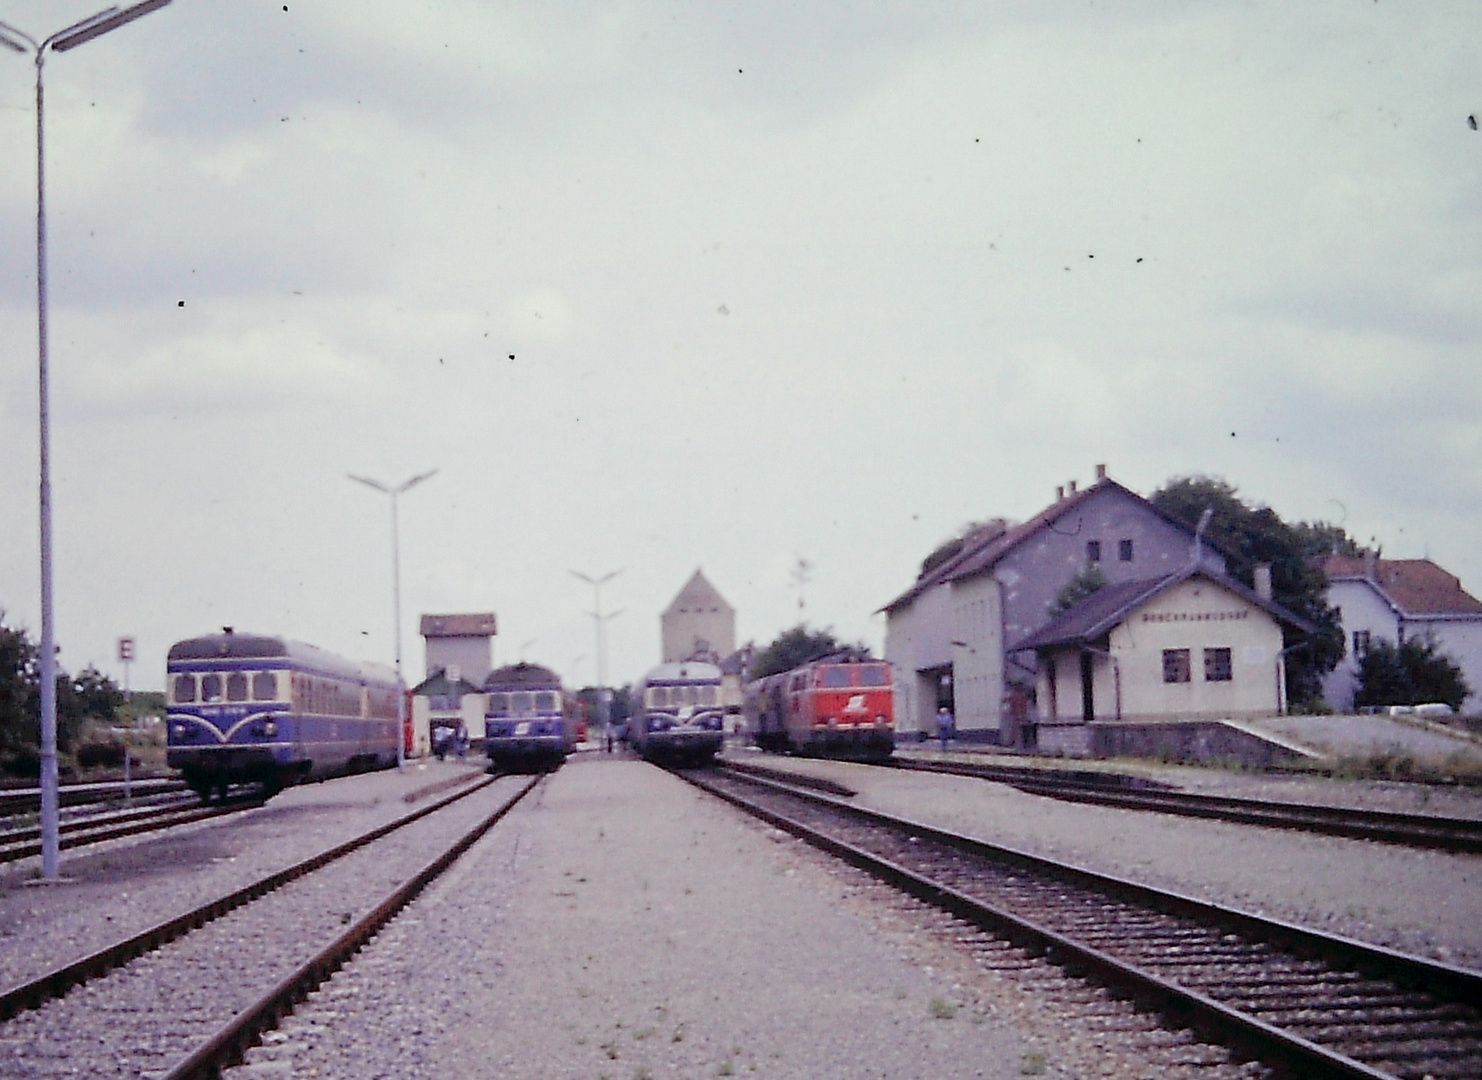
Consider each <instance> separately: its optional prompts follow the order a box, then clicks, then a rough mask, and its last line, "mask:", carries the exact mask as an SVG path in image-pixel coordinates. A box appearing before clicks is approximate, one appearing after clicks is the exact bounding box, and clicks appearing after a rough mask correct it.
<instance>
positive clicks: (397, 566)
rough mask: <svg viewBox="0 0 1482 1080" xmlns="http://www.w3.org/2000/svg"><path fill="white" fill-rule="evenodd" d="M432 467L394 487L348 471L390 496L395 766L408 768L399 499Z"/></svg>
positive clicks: (424, 478) (426, 475) (426, 476)
mask: <svg viewBox="0 0 1482 1080" xmlns="http://www.w3.org/2000/svg"><path fill="white" fill-rule="evenodd" d="M436 472H437V470H436V469H431V470H429V471H427V472H425V473H421V474H419V475H417V476H414V477H412V478H411V479H410V480H403V481H402V482H401V483H400V484H398V485H396V486H395V487H392V486H390V485H389V484H383V483H381V482H380V481H379V480H372V479H371V478H370V477H368V476H355V475H353V474H350V473H347V474H346V475H347V476H349V477H350V479H351V480H354V481H355V482H357V483H360V484H365V485H366V486H367V487H373V488H375V489H376V490H377V491H379V492H381V493H382V494H383V495H389V496H390V497H391V620H392V640H393V641H394V642H395V643H396V767H397V768H398V769H404V768H406V762H407V756H406V738H407V736H406V730H407V694H406V684H405V683H403V682H402V678H401V529H400V527H399V526H398V524H397V516H396V499H397V496H399V495H401V494H403V493H404V492H407V491H410V490H411V489H412V488H414V487H416V486H417V485H418V484H420V483H421V482H422V481H423V480H426V479H427V478H428V477H430V476H432V475H433V474H434V473H436Z"/></svg>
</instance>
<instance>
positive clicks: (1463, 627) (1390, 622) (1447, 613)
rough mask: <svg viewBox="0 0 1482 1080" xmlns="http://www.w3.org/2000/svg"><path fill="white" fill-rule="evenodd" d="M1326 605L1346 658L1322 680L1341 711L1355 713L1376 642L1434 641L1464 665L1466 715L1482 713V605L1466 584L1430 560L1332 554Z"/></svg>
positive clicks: (1327, 565) (1326, 568) (1327, 564)
mask: <svg viewBox="0 0 1482 1080" xmlns="http://www.w3.org/2000/svg"><path fill="white" fill-rule="evenodd" d="M1322 568H1323V570H1324V572H1326V573H1327V575H1328V594H1327V600H1328V604H1329V605H1331V606H1332V607H1335V608H1337V609H1338V613H1339V617H1340V618H1341V619H1342V622H1343V637H1344V640H1345V641H1346V643H1347V646H1348V648H1347V652H1346V654H1345V655H1344V657H1343V659H1342V661H1341V662H1340V663H1339V664H1338V666H1337V667H1336V668H1334V669H1333V671H1332V672H1331V673H1329V674H1328V675H1327V676H1326V677H1325V678H1324V679H1323V696H1324V697H1325V698H1327V701H1328V704H1329V705H1331V706H1332V707H1333V708H1335V709H1337V710H1338V711H1339V712H1351V711H1352V710H1353V699H1354V694H1355V693H1356V692H1357V690H1358V672H1359V664H1360V662H1361V661H1362V660H1363V657H1364V655H1365V654H1366V653H1367V652H1368V651H1369V646H1370V644H1371V643H1373V642H1375V641H1378V640H1380V639H1381V638H1382V639H1384V640H1385V641H1388V642H1389V643H1390V644H1392V645H1397V644H1400V643H1401V642H1404V641H1407V640H1409V639H1411V638H1416V637H1428V638H1430V640H1432V641H1433V642H1435V645H1436V648H1437V649H1438V650H1439V651H1440V652H1442V653H1444V654H1445V655H1446V656H1448V657H1450V658H1451V660H1453V661H1454V662H1455V663H1456V664H1458V665H1459V666H1460V667H1461V672H1462V676H1463V677H1464V678H1465V679H1466V681H1467V685H1468V686H1469V687H1471V690H1472V693H1471V695H1470V696H1469V697H1468V698H1467V700H1466V702H1465V703H1464V704H1463V706H1462V709H1463V711H1464V712H1468V713H1476V712H1482V600H1478V599H1477V598H1476V597H1474V596H1472V595H1471V594H1470V593H1468V592H1467V591H1466V590H1465V589H1463V588H1462V587H1461V579H1460V578H1458V577H1456V575H1454V574H1449V573H1447V572H1446V571H1445V570H1443V569H1441V568H1440V567H1439V566H1437V565H1436V564H1435V563H1433V562H1431V561H1430V560H1429V559H1381V558H1379V557H1378V556H1377V555H1375V554H1373V553H1372V552H1371V553H1368V554H1366V555H1364V556H1362V557H1360V558H1350V557H1347V556H1344V555H1331V556H1329V557H1328V558H1327V559H1325V560H1323V564H1322Z"/></svg>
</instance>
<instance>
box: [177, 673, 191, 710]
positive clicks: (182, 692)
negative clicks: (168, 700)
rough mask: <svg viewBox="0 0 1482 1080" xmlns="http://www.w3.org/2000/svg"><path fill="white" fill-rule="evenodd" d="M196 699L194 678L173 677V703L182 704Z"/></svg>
mask: <svg viewBox="0 0 1482 1080" xmlns="http://www.w3.org/2000/svg"><path fill="white" fill-rule="evenodd" d="M195 699H196V677H195V676H194V675H176V676H175V701H176V703H177V704H184V703H185V702H188V701H194V700H195Z"/></svg>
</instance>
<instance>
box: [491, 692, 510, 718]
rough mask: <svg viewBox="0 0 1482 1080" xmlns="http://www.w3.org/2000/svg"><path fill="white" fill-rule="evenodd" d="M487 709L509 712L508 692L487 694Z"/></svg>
mask: <svg viewBox="0 0 1482 1080" xmlns="http://www.w3.org/2000/svg"><path fill="white" fill-rule="evenodd" d="M489 711H490V712H491V713H502V712H509V695H508V694H490V695H489Z"/></svg>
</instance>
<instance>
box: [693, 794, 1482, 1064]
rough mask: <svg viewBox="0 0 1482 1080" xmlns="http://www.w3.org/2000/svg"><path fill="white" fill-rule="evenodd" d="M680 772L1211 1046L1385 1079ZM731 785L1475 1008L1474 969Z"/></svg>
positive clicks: (1480, 997) (820, 802)
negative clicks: (1138, 1003) (1125, 991)
mask: <svg viewBox="0 0 1482 1080" xmlns="http://www.w3.org/2000/svg"><path fill="white" fill-rule="evenodd" d="M682 775H684V778H685V779H686V780H688V781H689V782H690V783H692V784H695V785H696V786H698V787H701V788H703V789H704V790H707V791H709V792H711V793H712V794H715V795H716V796H717V797H719V798H722V799H725V800H726V801H728V802H731V803H732V804H733V805H736V806H738V807H740V808H742V809H744V810H746V811H747V812H748V813H751V814H754V815H755V816H758V817H761V818H763V819H764V820H767V821H769V822H770V823H772V824H773V825H775V826H776V827H778V828H780V829H783V830H785V831H787V832H790V833H792V834H793V835H796V836H798V837H800V838H801V839H803V840H805V841H807V842H808V843H810V844H812V845H814V846H816V847H819V848H820V849H822V850H824V851H827V852H829V853H831V854H833V855H835V856H837V857H839V858H841V859H843V860H845V861H847V862H849V863H851V864H852V865H854V866H856V867H858V868H860V869H862V870H864V871H866V872H868V873H870V874H872V875H873V876H875V877H878V878H880V879H881V880H883V881H885V882H887V883H889V884H891V885H893V886H895V887H897V888H900V889H902V890H903V891H905V892H908V893H910V894H911V895H914V896H916V897H918V898H919V899H921V900H924V901H926V902H928V903H931V904H934V905H936V906H938V907H941V908H943V909H944V910H947V911H949V912H951V913H952V914H954V915H956V916H958V917H960V918H962V919H964V920H966V921H968V922H970V923H973V924H974V925H977V926H980V927H982V928H984V929H986V930H990V931H991V932H993V933H996V934H999V935H1002V936H1004V937H1006V938H1007V939H1008V940H1010V941H1012V942H1014V943H1015V944H1019V945H1021V946H1025V947H1028V948H1030V949H1032V950H1034V951H1038V952H1043V953H1046V954H1048V955H1049V956H1050V957H1051V958H1052V959H1053V960H1054V962H1056V963H1057V964H1060V965H1061V966H1064V967H1066V968H1069V969H1071V970H1074V971H1087V972H1092V973H1094V974H1095V976H1096V977H1097V978H1098V979H1100V980H1102V981H1104V982H1107V983H1109V984H1112V985H1115V986H1120V987H1125V988H1129V989H1130V990H1131V992H1132V993H1134V994H1135V995H1136V996H1137V997H1138V998H1140V999H1142V1000H1144V1001H1146V1002H1147V1003H1148V1004H1149V1005H1150V1006H1152V1007H1154V1008H1156V1009H1157V1010H1158V1011H1159V1012H1160V1013H1161V1014H1163V1015H1165V1016H1168V1017H1170V1018H1171V1019H1172V1020H1173V1022H1174V1023H1176V1024H1178V1025H1181V1026H1188V1027H1192V1028H1194V1029H1195V1030H1198V1031H1201V1032H1204V1033H1207V1036H1206V1037H1209V1038H1210V1040H1211V1041H1214V1042H1219V1043H1221V1044H1223V1045H1226V1046H1229V1047H1231V1048H1232V1049H1235V1050H1237V1051H1239V1052H1240V1053H1243V1054H1246V1055H1249V1056H1251V1057H1254V1058H1257V1059H1260V1060H1263V1061H1266V1062H1267V1063H1272V1064H1274V1063H1282V1064H1284V1065H1286V1066H1287V1067H1289V1068H1292V1069H1295V1070H1296V1071H1295V1073H1294V1075H1297V1076H1301V1077H1313V1078H1318V1077H1322V1078H1328V1077H1332V1078H1344V1080H1355V1078H1361V1080H1381V1078H1383V1080H1393V1077H1392V1074H1390V1073H1386V1072H1383V1071H1380V1070H1378V1069H1375V1068H1372V1067H1371V1066H1369V1065H1366V1064H1364V1063H1362V1062H1360V1061H1357V1060H1354V1059H1353V1058H1350V1057H1347V1056H1345V1055H1344V1054H1342V1053H1340V1052H1337V1051H1334V1050H1332V1049H1329V1048H1327V1047H1324V1046H1321V1045H1319V1044H1317V1043H1315V1042H1312V1041H1310V1040H1308V1039H1305V1038H1303V1037H1302V1036H1299V1035H1296V1034H1294V1033H1292V1032H1289V1031H1285V1030H1282V1029H1281V1028H1279V1027H1276V1026H1274V1025H1272V1024H1269V1023H1267V1022H1265V1021H1263V1020H1261V1019H1259V1018H1258V1017H1256V1016H1253V1015H1250V1014H1249V1013H1246V1012H1242V1011H1240V1010H1239V1009H1236V1008H1233V1007H1231V1006H1229V1005H1227V1004H1224V1003H1222V1002H1220V1001H1218V1000H1216V999H1215V998H1213V997H1210V996H1208V995H1207V994H1204V993H1202V992H1200V991H1199V990H1196V989H1193V988H1190V987H1187V986H1183V985H1180V984H1178V983H1177V982H1174V981H1172V980H1170V979H1168V978H1165V977H1164V976H1162V975H1160V974H1158V973H1156V972H1154V971H1150V970H1147V969H1145V968H1142V967H1139V966H1137V965H1135V964H1131V963H1128V962H1127V961H1125V960H1122V959H1119V958H1117V957H1116V956H1114V955H1112V954H1110V953H1108V952H1106V951H1105V950H1103V949H1100V948H1097V947H1095V946H1093V945H1088V944H1087V943H1086V942H1084V941H1078V940H1075V939H1074V938H1073V937H1070V936H1067V935H1065V934H1063V933H1061V932H1059V931H1056V930H1054V929H1052V928H1050V927H1048V926H1045V925H1043V924H1041V923H1040V922H1037V921H1035V920H1034V919H1030V918H1026V917H1025V916H1024V915H1022V914H1019V913H1018V912H1016V911H1011V910H1008V909H1006V908H1004V907H1002V906H999V905H995V904H991V903H988V902H985V901H984V900H982V899H980V898H978V897H974V896H971V895H969V894H967V893H965V892H963V891H961V890H960V889H957V888H955V887H954V886H952V885H949V884H947V883H945V882H943V881H939V880H935V879H933V878H931V877H928V876H925V875H922V874H920V873H918V872H916V871H913V870H911V869H908V868H907V867H905V866H903V865H901V864H899V863H897V862H894V861H892V860H890V859H887V858H884V857H882V856H879V855H876V854H874V853H872V852H869V851H867V850H865V849H863V848H860V847H858V846H857V845H854V844H850V843H849V842H847V841H845V840H841V839H839V838H837V837H831V836H828V835H827V834H825V833H823V832H820V831H819V830H817V829H815V828H813V827H812V826H810V825H808V824H806V823H804V822H802V821H799V820H798V819H796V818H793V817H791V816H789V815H787V814H784V813H780V812H778V811H775V810H770V809H768V808H766V807H761V806H757V805H756V804H754V803H752V802H751V801H750V800H747V799H745V798H744V797H742V796H740V795H737V794H735V793H733V792H728V791H725V790H723V789H722V788H720V787H718V786H716V785H715V784H714V783H713V782H710V781H707V780H706V779H704V778H703V776H702V774H682ZM741 779H742V782H743V783H746V784H751V785H755V786H757V787H760V788H763V789H765V790H768V791H772V792H778V793H781V794H784V795H786V796H788V797H791V798H795V799H799V800H801V801H803V802H805V803H807V804H811V805H814V806H821V807H825V808H827V809H828V810H829V811H831V812H834V813H837V814H840V815H843V816H846V817H849V818H853V819H855V820H858V821H863V822H865V823H867V824H869V825H873V826H876V827H883V828H885V829H888V830H892V831H895V832H897V833H904V834H905V835H907V836H909V837H914V838H920V839H923V840H927V841H930V842H934V843H937V844H940V845H943V846H944V847H946V848H949V849H954V850H957V851H960V852H963V853H965V854H972V855H975V856H978V857H980V858H986V859H989V860H993V861H998V862H1001V863H1007V864H1009V865H1011V866H1013V867H1015V868H1016V869H1018V870H1022V871H1024V872H1026V873H1041V874H1047V875H1049V876H1052V877H1053V878H1054V879H1055V880H1059V881H1069V882H1070V883H1072V884H1075V885H1079V886H1081V887H1083V888H1086V889H1089V890H1092V891H1095V892H1098V893H1100V894H1101V895H1103V896H1114V897H1118V898H1121V899H1130V900H1133V901H1134V902H1138V903H1141V904H1143V905H1145V906H1147V907H1151V908H1152V909H1154V910H1156V911H1159V912H1162V913H1165V914H1170V915H1176V916H1183V917H1185V918H1190V919H1192V920H1195V921H1198V922H1200V923H1203V924H1205V925H1214V926H1219V927H1221V928H1223V929H1225V930H1227V931H1229V932H1234V933H1237V934H1241V935H1244V936H1245V937H1246V938H1247V939H1254V940H1255V941H1257V942H1263V943H1265V944H1267V945H1270V946H1275V947H1278V948H1281V949H1283V950H1286V951H1289V952H1291V953H1294V954H1296V955H1299V956H1305V957H1312V958H1317V959H1321V960H1323V961H1325V962H1327V963H1329V964H1332V965H1334V966H1335V967H1340V968H1343V969H1346V970H1348V971H1353V970H1358V971H1360V972H1363V973H1365V974H1367V975H1371V976H1376V975H1377V976H1378V977H1380V978H1384V979H1388V980H1392V981H1393V982H1394V983H1395V984H1396V985H1397V986H1398V987H1420V988H1423V989H1424V990H1426V991H1428V992H1430V993H1432V994H1434V995H1436V996H1437V997H1439V998H1440V999H1442V1000H1443V1001H1444V1000H1450V1001H1457V1002H1460V1003H1462V1004H1464V1005H1468V1006H1471V1007H1473V1008H1475V1007H1476V1006H1477V1005H1478V1004H1479V1003H1482V972H1476V971H1471V970H1468V969H1464V968H1457V967H1452V966H1449V965H1445V964H1439V963H1436V962H1434V961H1429V960H1424V959H1422V958H1419V957H1412V956H1407V955H1405V954H1403V953H1398V952H1395V951H1393V950H1389V949H1384V948H1381V947H1379V946H1373V945H1368V944H1365V943H1363V942H1358V941H1354V940H1352V939H1347V938H1341V937H1336V936H1331V935H1325V934H1320V933H1317V932H1315V931H1311V930H1308V929H1306V928H1305V927H1300V926H1296V925H1294V924H1289V923H1283V922H1280V921H1278V920H1271V919H1265V918H1262V917H1260V916H1255V915H1251V914H1249V913H1247V912H1241V911H1238V910H1235V909H1231V908H1225V907H1221V906H1219V905H1215V904H1209V903H1206V902H1205V901H1201V900H1197V899H1194V898H1192V897H1188V896H1183V895H1180V894H1177V893H1169V892H1164V891H1161V890H1157V889H1153V888H1151V887H1149V886H1145V885H1142V884H1140V883H1137V882H1132V881H1128V880H1126V879H1121V878H1116V877H1113V876H1111V875H1105V874H1099V873H1096V872H1094V871H1089V870H1085V869H1083V868H1080V867H1075V866H1071V865H1068V864H1063V863H1058V862H1055V861H1054V860H1050V859H1045V858H1042V857H1040V856H1036V855H1031V854H1028V853H1027V852H1022V851H1018V850H1016V849H1013V848H1008V847H1003V846H1000V845H995V844H989V843H986V842H984V841H979V840H975V839H973V838H971V837H967V836H963V835H961V834H958V833H953V832H949V831H947V830H943V829H937V828H935V827H933V826H930V825H926V824H924V823H921V822H915V821H910V820H907V819H902V818H895V817H892V816H890V815H887V814H882V813H879V812H876V811H871V810H867V809H864V808H862V807H857V806H851V805H850V804H848V803H845V802H843V801H842V800H840V799H837V798H832V797H830V796H827V795H820V794H817V793H815V792H812V791H806V790H801V789H798V788H795V787H793V786H791V785H788V784H784V783H779V782H777V781H773V780H767V779H762V778H757V777H753V776H744V777H742V778H741Z"/></svg>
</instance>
